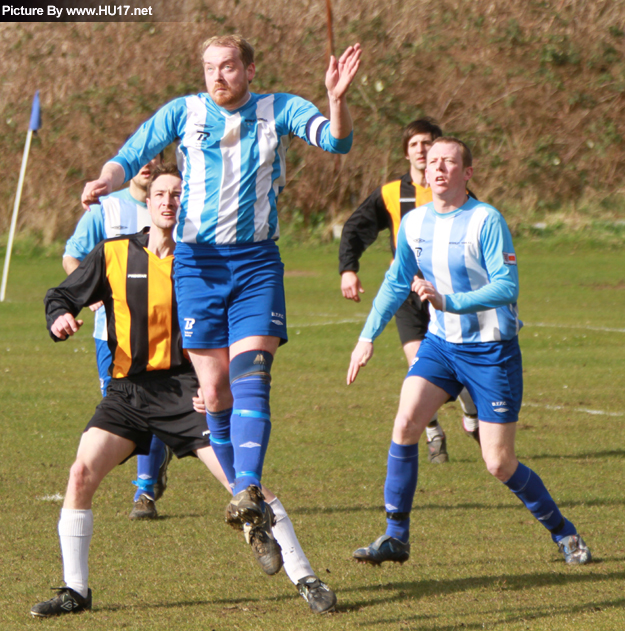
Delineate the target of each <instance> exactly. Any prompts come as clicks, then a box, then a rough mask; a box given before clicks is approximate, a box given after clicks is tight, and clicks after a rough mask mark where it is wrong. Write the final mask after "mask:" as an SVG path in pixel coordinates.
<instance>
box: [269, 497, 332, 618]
mask: <svg viewBox="0 0 625 631" xmlns="http://www.w3.org/2000/svg"><path fill="white" fill-rule="evenodd" d="M263 495H264V496H265V500H266V502H267V503H268V505H269V507H270V508H271V510H272V512H273V514H274V516H275V523H274V525H273V528H272V532H273V536H274V537H275V538H276V540H277V542H278V544H279V545H280V547H281V549H282V559H283V562H284V571H285V572H286V574H287V576H288V577H289V579H290V580H291V582H292V583H293V585H295V587H297V590H298V591H299V593H300V594H301V595H302V597H303V598H304V600H305V601H306V602H307V603H308V605H309V606H310V609H311V611H312V612H313V613H327V612H328V611H332V610H333V609H334V607H335V605H336V594H335V593H334V592H333V591H332V590H331V589H330V588H329V587H328V586H327V585H326V584H325V583H324V582H323V581H322V580H321V579H320V578H319V577H318V576H317V575H316V574H315V572H314V571H313V569H312V567H311V565H310V562H309V561H308V558H307V557H306V555H305V554H304V550H302V546H301V545H300V542H299V540H298V538H297V535H296V534H295V529H294V528H293V523H292V522H291V519H290V518H289V516H288V514H287V512H286V510H285V509H284V506H282V502H280V500H279V499H278V498H277V497H276V496H275V495H274V494H273V493H272V492H271V491H270V490H269V489H267V488H265V487H264V486H263Z"/></svg>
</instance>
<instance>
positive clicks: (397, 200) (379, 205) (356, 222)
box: [339, 173, 432, 274]
mask: <svg viewBox="0 0 625 631" xmlns="http://www.w3.org/2000/svg"><path fill="white" fill-rule="evenodd" d="M431 201H432V190H431V189H430V188H426V187H423V186H419V185H418V184H415V183H414V182H413V181H412V178H411V177H410V173H406V175H404V176H403V177H402V178H401V179H400V180H394V181H393V182H389V183H388V184H384V186H380V187H378V188H376V189H375V191H373V193H371V195H369V197H367V199H365V201H364V202H363V203H362V204H360V206H358V208H357V209H356V210H355V211H354V212H353V214H352V215H351V217H350V218H349V219H348V220H347V222H346V223H345V226H343V233H342V234H341V244H340V246H339V273H341V274H342V273H343V272H346V271H352V272H357V271H358V270H359V269H360V264H359V260H360V257H361V256H362V253H363V252H364V251H365V250H366V249H367V248H368V247H369V246H370V245H371V244H372V243H373V242H374V241H375V240H376V239H377V238H378V234H379V233H380V232H381V231H382V230H384V229H385V228H388V229H389V230H390V233H391V234H390V241H391V251H392V252H393V256H394V255H395V247H396V243H397V232H398V231H399V224H400V223H401V220H402V217H403V216H404V215H405V214H406V213H407V212H409V211H411V210H413V209H414V208H417V207H418V206H422V205H423V204H427V203H428V202H431Z"/></svg>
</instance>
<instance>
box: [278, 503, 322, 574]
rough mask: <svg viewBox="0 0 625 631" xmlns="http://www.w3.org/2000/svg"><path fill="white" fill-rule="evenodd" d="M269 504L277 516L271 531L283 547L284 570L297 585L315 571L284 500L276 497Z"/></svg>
mask: <svg viewBox="0 0 625 631" xmlns="http://www.w3.org/2000/svg"><path fill="white" fill-rule="evenodd" d="M269 506H271V508H272V509H273V514H274V515H275V516H276V525H275V526H274V527H273V528H272V529H271V531H272V532H273V536H274V537H275V538H276V541H277V542H278V543H279V544H280V547H281V548H282V560H283V561H284V571H285V572H286V573H287V576H288V577H289V578H290V579H291V582H292V583H293V585H297V581H299V579H300V578H304V576H314V575H315V573H314V572H313V569H312V567H310V563H309V562H308V559H307V558H306V555H305V554H304V551H303V550H302V546H301V545H300V544H299V541H298V540H297V535H296V534H295V530H294V529H293V524H292V523H291V520H290V519H289V516H288V515H287V514H286V511H285V510H284V506H282V502H281V501H280V500H279V499H278V498H277V497H276V498H274V499H273V500H271V502H269Z"/></svg>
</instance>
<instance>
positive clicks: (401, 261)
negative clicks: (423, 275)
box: [347, 221, 419, 385]
mask: <svg viewBox="0 0 625 631" xmlns="http://www.w3.org/2000/svg"><path fill="white" fill-rule="evenodd" d="M418 270H419V268H418V266H417V262H416V259H415V256H414V254H413V252H412V250H411V249H410V246H409V245H408V241H407V240H406V233H405V222H404V221H402V223H401V225H400V227H399V233H398V234H397V252H396V253H395V260H394V261H393V263H392V264H391V267H390V268H389V270H388V271H387V272H386V275H385V277H384V282H383V283H382V285H381V287H380V289H379V291H378V294H377V296H376V297H375V299H374V301H373V305H372V307H371V311H370V313H369V316H368V317H367V321H366V322H365V326H364V328H363V330H362V332H361V334H360V338H359V340H358V344H356V348H355V349H354V352H353V353H352V358H351V361H350V365H349V369H348V371H347V384H348V385H349V384H350V383H352V382H353V381H354V380H355V379H356V377H357V376H358V372H359V371H360V369H361V368H362V367H364V366H366V365H367V362H368V361H369V360H370V359H371V357H372V356H373V341H374V340H375V338H376V337H378V335H380V333H382V331H383V330H384V327H385V326H386V325H387V324H388V322H389V320H390V319H391V318H392V317H393V315H394V314H395V312H396V311H397V309H399V307H401V305H402V304H403V303H404V301H405V300H406V297H407V296H408V294H409V293H410V286H411V283H412V279H413V277H414V276H415V274H416V273H417V272H418Z"/></svg>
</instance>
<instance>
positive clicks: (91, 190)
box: [80, 162, 126, 210]
mask: <svg viewBox="0 0 625 631" xmlns="http://www.w3.org/2000/svg"><path fill="white" fill-rule="evenodd" d="M125 181H126V173H125V171H124V168H123V167H122V166H121V165H120V164H117V163H116V162H107V163H106V164H105V165H104V166H103V167H102V171H101V172H100V177H99V178H98V179H97V180H93V181H92V182H87V183H86V184H85V188H84V189H83V192H82V196H81V198H80V201H81V202H82V205H83V208H84V209H85V210H88V209H89V206H90V205H91V204H97V203H98V201H99V200H100V197H104V196H105V195H110V194H111V193H112V192H113V191H116V190H117V189H118V188H121V186H122V184H123V183H124V182H125Z"/></svg>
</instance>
